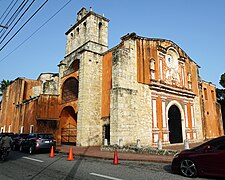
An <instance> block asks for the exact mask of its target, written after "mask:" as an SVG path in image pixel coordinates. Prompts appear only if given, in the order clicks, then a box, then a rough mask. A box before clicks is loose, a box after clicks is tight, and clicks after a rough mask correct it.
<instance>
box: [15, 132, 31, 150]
mask: <svg viewBox="0 0 225 180" xmlns="http://www.w3.org/2000/svg"><path fill="white" fill-rule="evenodd" d="M28 135H29V134H24V133H19V134H18V133H16V134H14V136H13V138H12V150H13V151H15V150H18V149H19V147H20V143H21V141H22V139H24V138H26V137H27V136H28Z"/></svg>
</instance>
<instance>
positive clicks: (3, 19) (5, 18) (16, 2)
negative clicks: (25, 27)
mask: <svg viewBox="0 0 225 180" xmlns="http://www.w3.org/2000/svg"><path fill="white" fill-rule="evenodd" d="M13 1H14V0H13ZM13 1H12V2H13ZM12 2H11V3H12ZM17 2H18V0H16V2H15V3H14V4H13V6H12V7H11V9H10V10H9V12H8V13H7V14H6V16H5V18H4V19H3V20H2V22H1V24H2V23H3V22H4V21H5V19H6V18H7V17H8V15H9V13H10V12H11V11H12V9H13V8H14V7H15V5H16V3H17ZM11 3H10V5H11Z"/></svg>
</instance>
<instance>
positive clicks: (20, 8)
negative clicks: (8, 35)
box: [0, 0, 28, 44]
mask: <svg viewBox="0 0 225 180" xmlns="http://www.w3.org/2000/svg"><path fill="white" fill-rule="evenodd" d="M25 1H26V2H25ZM24 2H25V3H24ZM27 3H28V0H23V2H22V3H21V4H20V5H19V7H18V8H17V9H16V11H15V12H14V13H13V15H12V16H11V17H10V19H9V20H8V21H7V23H6V25H5V26H6V27H7V28H8V27H10V26H11V24H12V23H13V22H14V20H15V19H16V18H17V16H18V15H19V14H20V12H21V11H22V10H23V8H24V7H25V6H26V4H27ZM21 6H22V7H21ZM10 21H11V22H10ZM14 26H15V25H14ZM10 31H11V30H10ZM1 32H2V30H1V31H0V33H1ZM5 32H6V30H5V31H4V32H2V34H1V35H0V39H1V38H2V36H3V35H4V34H5ZM0 44H1V43H0Z"/></svg>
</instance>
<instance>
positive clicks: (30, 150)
mask: <svg viewBox="0 0 225 180" xmlns="http://www.w3.org/2000/svg"><path fill="white" fill-rule="evenodd" d="M29 154H33V147H32V146H31V147H29Z"/></svg>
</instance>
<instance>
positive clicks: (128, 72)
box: [110, 39, 152, 145]
mask: <svg viewBox="0 0 225 180" xmlns="http://www.w3.org/2000/svg"><path fill="white" fill-rule="evenodd" d="M151 117H152V115H151V92H150V90H149V88H148V86H147V85H143V84H139V83H137V59H136V42H135V40H131V39H130V40H127V41H125V42H124V47H123V48H119V49H117V50H115V52H114V53H113V68H112V90H111V94H110V143H111V144H119V143H121V144H124V145H125V144H136V143H137V140H139V141H140V145H151V143H152V142H151V141H152V132H151V126H152V118H151Z"/></svg>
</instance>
